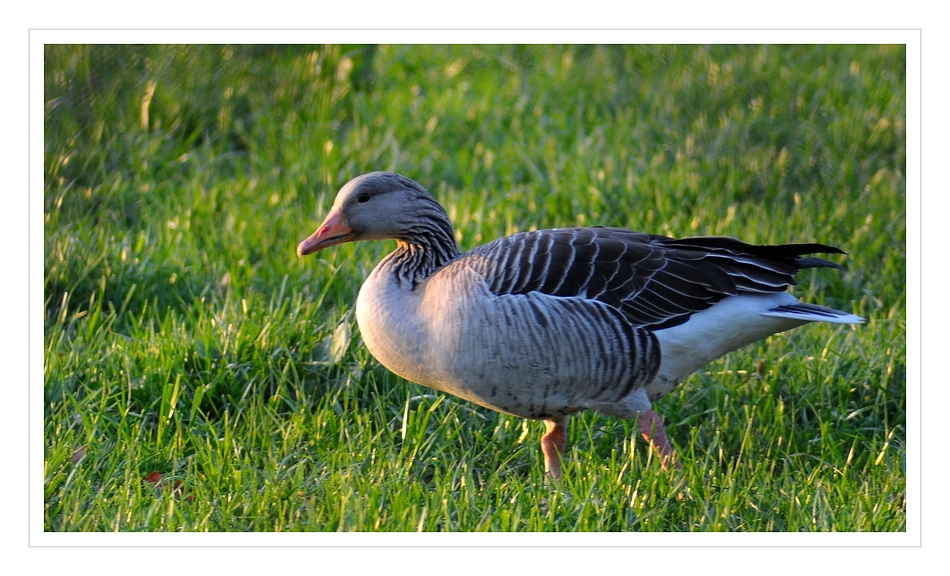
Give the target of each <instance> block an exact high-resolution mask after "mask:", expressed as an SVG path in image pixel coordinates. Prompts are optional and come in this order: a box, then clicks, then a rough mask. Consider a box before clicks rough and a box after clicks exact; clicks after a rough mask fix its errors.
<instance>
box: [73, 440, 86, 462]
mask: <svg viewBox="0 0 950 576" xmlns="http://www.w3.org/2000/svg"><path fill="white" fill-rule="evenodd" d="M85 457H86V445H85V444H83V445H82V446H80V447H79V448H78V449H77V450H76V451H75V452H73V455H72V457H71V458H70V459H69V460H70V462H72V463H73V464H79V462H80V461H81V460H82V459H83V458H85Z"/></svg>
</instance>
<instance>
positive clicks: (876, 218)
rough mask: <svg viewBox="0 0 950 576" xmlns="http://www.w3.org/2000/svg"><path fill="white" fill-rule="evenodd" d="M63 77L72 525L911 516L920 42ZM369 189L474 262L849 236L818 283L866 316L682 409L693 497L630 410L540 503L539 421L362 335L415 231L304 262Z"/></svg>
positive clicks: (590, 432) (822, 299)
mask: <svg viewBox="0 0 950 576" xmlns="http://www.w3.org/2000/svg"><path fill="white" fill-rule="evenodd" d="M44 61H45V66H46V89H45V99H46V118H45V120H46V121H45V130H46V139H45V167H46V174H45V212H44V228H45V253H44V256H45V259H44V261H45V284H44V299H45V303H46V306H45V309H46V318H45V325H44V326H45V330H44V344H45V350H44V381H45V386H44V430H45V438H44V440H45V454H44V492H45V506H46V507H45V528H46V529H47V530H55V531H76V530H95V531H112V530H121V531H129V530H190V531H205V530H210V531H219V530H220V531H225V530H241V531H299V530H386V531H415V530H426V531H434V530H443V531H448V530H452V531H480V530H493V531H508V530H512V531H527V530H545V531H571V530H584V531H594V530H609V531H617V530H637V531H691V530H703V531H724V530H730V531H739V530H741V531H812V530H835V531H893V530H904V529H905V528H906V517H905V502H904V499H905V453H906V452H905V446H904V442H905V420H906V403H905V375H904V374H905V361H906V347H905V336H904V333H905V288H904V275H905V262H904V257H905V236H906V229H905V212H904V205H905V181H904V170H905V156H904V155H905V144H904V141H905V134H904V106H905V105H904V98H905V92H904V68H903V62H904V53H903V49H902V48H901V47H899V46H895V47H892V46H880V47H879V46H769V47H756V46H729V47H726V46H723V47H692V46H671V47H652V46H639V47H622V46H613V47H593V46H583V47H570V46H569V47H554V46H530V47H526V46H477V47H473V46H452V47H440V46H381V47H379V48H378V49H370V48H367V47H361V46H352V47H346V46H342V47H341V46H328V47H322V46H319V47H300V46H292V47H227V46H208V47H177V48H170V47H160V46H133V47H115V46H95V47H70V46H48V47H47V49H46V54H45V60H44ZM149 94H150V96H149V97H148V98H144V97H143V95H149ZM377 169H392V170H397V171H399V172H401V173H404V174H406V175H408V176H410V177H412V178H414V179H416V180H417V181H419V182H420V183H422V184H423V185H425V186H427V187H428V188H429V190H430V191H431V192H432V193H433V194H434V195H435V196H436V197H437V198H438V199H439V200H440V201H441V202H443V204H444V205H445V206H446V208H447V210H448V211H449V214H450V216H451V217H452V219H453V222H455V224H456V227H457V235H458V237H459V241H460V244H461V245H462V247H463V248H471V247H474V246H476V245H478V244H480V243H483V242H486V241H489V240H491V239H494V238H496V237H499V236H502V235H505V234H509V233H513V232H516V231H520V230H527V229H530V228H543V227H550V226H570V225H578V224H580V225H615V226H624V227H629V228H634V229H638V230H643V231H647V232H657V233H664V234H669V235H673V236H687V235H698V234H721V235H729V236H735V237H738V238H741V239H743V240H746V241H749V242H757V243H780V242H822V243H828V244H832V245H836V246H840V247H842V248H843V249H844V250H846V251H847V252H848V253H849V255H848V257H847V258H844V257H841V258H835V260H836V261H838V262H840V263H842V264H844V265H845V266H846V267H847V271H846V272H843V273H839V272H836V271H833V270H819V271H807V272H806V273H803V274H802V275H801V276H800V280H801V285H800V286H799V287H797V288H796V290H795V292H796V294H798V295H800V296H801V297H802V298H803V299H805V300H807V301H811V302H816V303H821V304H825V305H829V306H833V307H836V308H841V309H845V310H853V311H854V313H855V314H858V315H861V316H863V317H865V318H867V319H868V322H867V324H865V325H861V326H856V327H832V326H827V325H812V326H807V327H804V328H801V329H799V330H797V331H794V332H791V333H788V334H783V335H777V336H774V337H772V338H770V339H768V340H767V341H765V342H763V343H760V344H755V345H752V346H749V347H747V348H745V349H743V350H740V351H738V352H736V353H734V354H731V355H729V356H727V357H726V358H724V359H722V360H720V361H718V362H715V363H713V364H712V365H710V366H709V367H708V369H707V370H706V371H704V372H701V373H699V374H697V375H695V376H693V377H692V378H690V379H689V381H687V382H686V383H685V384H684V385H683V386H681V387H680V388H679V389H678V390H676V391H675V392H674V393H673V394H671V395H670V396H669V397H668V398H666V399H664V400H662V401H661V402H659V403H658V405H657V409H658V411H659V412H660V413H661V414H662V415H663V416H664V417H665V420H666V422H667V429H668V430H669V432H670V434H671V437H672V441H673V443H674V445H675V446H676V448H677V450H678V451H679V452H680V454H681V455H682V457H683V475H684V477H685V478H686V479H687V480H688V482H689V490H688V491H687V492H685V493H683V492H678V491H677V490H676V485H675V484H676V481H675V478H673V477H672V476H671V475H669V474H668V473H665V472H663V471H662V469H661V468H660V466H659V463H658V462H657V461H656V460H655V458H654V456H653V455H652V454H651V452H650V451H649V450H647V449H646V447H645V446H644V445H643V442H642V440H640V439H639V436H638V435H637V434H635V425H634V424H633V423H631V422H627V421H623V420H618V419H612V418H604V417H601V416H598V415H596V414H581V415H577V416H575V418H574V419H573V421H572V428H571V431H570V436H569V445H568V452H569V454H568V458H567V464H566V469H565V479H564V481H563V482H562V483H561V484H560V485H559V486H557V487H551V486H545V483H544V478H543V471H542V470H543V465H542V458H541V455H540V450H539V447H538V439H539V437H540V434H541V430H542V428H543V427H542V426H541V424H539V423H536V422H525V421H523V420H520V419H517V418H511V417H507V416H501V415H498V414H495V413H493V412H491V411H488V410H484V409H481V408H479V407H476V406H474V405H471V404H468V403H466V402H464V401H461V400H458V399H456V398H453V397H449V396H445V395H443V394H441V393H436V392H434V391H431V390H428V389H425V388H422V387H419V386H416V385H414V384H410V383H407V382H405V381H403V380H401V379H399V378H397V377H395V376H393V375H392V374H390V373H388V372H387V371H386V370H385V369H383V368H382V367H380V366H379V365H378V364H377V363H376V362H375V361H374V360H373V359H372V358H371V357H370V355H369V354H368V352H367V351H366V350H365V349H364V348H363V347H362V345H361V342H360V339H359V333H358V330H357V328H356V325H355V321H354V318H353V315H352V308H353V305H354V302H355V298H356V292H357V290H358V287H359V285H360V283H361V282H362V281H363V279H364V278H365V277H366V275H367V274H368V273H369V271H370V270H372V268H373V266H374V265H375V264H376V262H378V261H379V259H380V258H381V257H382V256H383V255H384V254H385V253H386V252H387V251H388V250H390V249H391V248H392V243H388V242H382V243H363V244H360V245H346V246H340V247H336V248H334V249H332V250H328V251H324V252H321V253H320V254H319V255H318V256H317V257H315V258H311V259H305V260H298V259H297V258H296V257H295V255H294V247H295V246H296V243H297V242H298V241H299V240H301V239H302V238H303V237H305V236H306V235H307V234H309V233H310V232H311V231H312V230H313V228H314V226H315V225H316V224H317V222H318V221H319V219H320V218H321V217H322V215H323V212H324V211H325V210H326V209H327V208H328V206H329V204H330V202H331V201H332V198H333V196H334V195H335V192H336V189H337V188H338V187H339V186H340V185H342V184H343V183H344V182H345V181H346V180H348V179H349V178H351V177H352V176H355V175H357V174H359V173H362V172H366V171H370V170H377ZM153 471H157V472H158V473H159V474H161V476H162V478H163V482H164V483H166V484H163V485H166V486H174V482H175V481H176V480H180V481H181V489H180V490H179V491H175V490H172V489H162V488H161V487H159V488H156V486H155V485H154V484H153V483H149V482H147V481H146V478H147V477H148V476H149V474H150V473H151V472H153ZM678 494H680V495H681V497H677V495H678Z"/></svg>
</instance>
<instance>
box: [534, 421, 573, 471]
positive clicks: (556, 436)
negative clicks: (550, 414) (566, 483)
mask: <svg viewBox="0 0 950 576" xmlns="http://www.w3.org/2000/svg"><path fill="white" fill-rule="evenodd" d="M570 420H571V417H570V416H564V417H563V418H561V419H560V420H545V421H544V425H545V426H546V427H547V432H546V433H545V434H544V436H542V437H541V452H543V453H544V471H545V472H546V473H547V475H548V477H549V478H551V479H554V480H560V479H561V455H562V454H564V449H565V448H567V424H568V422H570Z"/></svg>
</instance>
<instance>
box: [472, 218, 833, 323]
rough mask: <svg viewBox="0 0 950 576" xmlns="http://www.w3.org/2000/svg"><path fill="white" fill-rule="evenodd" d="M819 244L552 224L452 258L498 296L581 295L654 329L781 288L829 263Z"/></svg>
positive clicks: (826, 250)
mask: <svg viewBox="0 0 950 576" xmlns="http://www.w3.org/2000/svg"><path fill="white" fill-rule="evenodd" d="M818 252H823V253H842V252H841V250H839V249H837V248H834V247H831V246H825V245H823V244H783V245H777V246H756V245H751V244H746V243H744V242H740V241H739V240H736V239H733V238H726V237H703V236H698V237H692V238H683V239H673V238H668V237H666V236H660V235H656V234H645V233H640V232H632V231H629V230H624V229H620V228H603V227H594V228H558V229H550V230H538V231H534V232H525V233H521V234H515V235H513V236H508V237H505V238H501V239H499V240H496V241H494V242H490V243H488V244H485V245H483V246H480V247H478V248H476V249H475V250H472V251H471V252H468V253H467V254H464V255H463V256H461V257H460V259H459V260H458V261H456V263H454V264H459V265H465V266H467V267H470V268H472V269H474V270H475V271H477V272H478V273H479V274H481V275H482V276H483V277H484V278H485V281H486V282H487V284H488V288H489V290H490V291H491V292H493V293H494V294H496V295H501V294H528V293H530V292H540V293H543V294H548V295H551V296H561V297H582V298H587V299H591V300H596V301H599V302H603V303H605V304H608V305H610V306H611V307H613V308H616V309H618V310H620V311H621V312H622V313H623V314H624V316H625V317H626V318H627V319H628V320H629V321H630V322H631V324H633V325H634V326H642V327H645V328H648V329H652V330H659V329H663V328H669V327H672V326H676V325H679V324H682V323H684V322H686V321H687V320H688V319H689V317H690V315H692V314H694V313H695V312H699V311H701V310H705V309H707V308H709V307H710V306H712V305H713V304H715V303H716V302H718V301H720V300H722V299H723V298H726V297H728V296H733V295H736V294H739V293H742V292H760V293H762V292H782V291H785V290H787V289H788V287H789V286H791V285H794V284H795V274H796V273H797V272H798V271H799V270H801V269H803V268H815V267H834V268H840V266H838V265H837V264H834V263H832V262H828V261H826V260H822V259H820V258H803V257H802V256H803V255H806V254H813V253H818Z"/></svg>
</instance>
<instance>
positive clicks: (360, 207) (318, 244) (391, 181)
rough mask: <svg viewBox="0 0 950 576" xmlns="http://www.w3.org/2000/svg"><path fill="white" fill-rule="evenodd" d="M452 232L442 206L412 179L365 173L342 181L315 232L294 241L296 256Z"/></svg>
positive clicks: (421, 239)
mask: <svg viewBox="0 0 950 576" xmlns="http://www.w3.org/2000/svg"><path fill="white" fill-rule="evenodd" d="M446 232H448V234H449V238H450V239H451V242H452V244H453V245H454V242H455V240H454V236H455V234H454V232H453V231H452V224H451V222H450V221H449V217H448V214H446V212H445V209H444V208H442V206H441V205H440V204H439V203H438V202H436V200H435V199H434V198H433V197H432V196H431V195H430V194H429V193H428V192H427V191H426V189H425V188H423V187H422V186H421V185H420V184H418V183H417V182H415V181H413V180H411V179H409V178H406V177H405V176H402V175H400V174H395V173H393V172H371V173H369V174H363V175H362V176H357V177H356V178H354V179H352V180H350V181H349V182H347V183H346V184H345V185H344V186H343V188H341V189H340V191H339V192H338V193H337V195H336V199H335V200H334V201H333V206H332V207H331V208H330V212H329V213H328V214H327V216H326V218H325V219H324V220H323V223H322V224H320V226H319V227H317V229H316V231H315V232H314V233H313V234H311V235H310V236H308V237H307V239H305V240H304V241H303V242H301V243H300V244H298V245H297V256H306V255H307V254H313V253H314V252H317V251H318V250H322V249H324V248H328V247H330V246H334V245H336V244H342V243H344V242H354V241H357V240H386V239H395V240H397V241H400V243H407V244H416V243H419V242H421V243H422V244H431V243H432V240H433V237H435V238H436V239H438V238H439V237H443V238H442V241H444V240H445V238H444V236H445V233H446Z"/></svg>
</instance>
